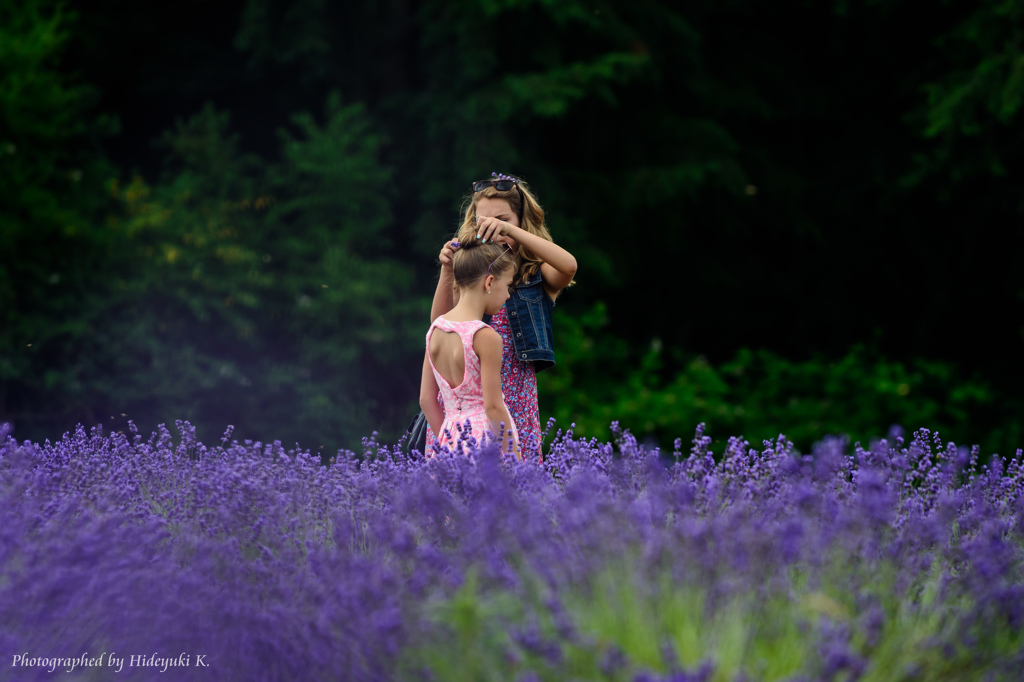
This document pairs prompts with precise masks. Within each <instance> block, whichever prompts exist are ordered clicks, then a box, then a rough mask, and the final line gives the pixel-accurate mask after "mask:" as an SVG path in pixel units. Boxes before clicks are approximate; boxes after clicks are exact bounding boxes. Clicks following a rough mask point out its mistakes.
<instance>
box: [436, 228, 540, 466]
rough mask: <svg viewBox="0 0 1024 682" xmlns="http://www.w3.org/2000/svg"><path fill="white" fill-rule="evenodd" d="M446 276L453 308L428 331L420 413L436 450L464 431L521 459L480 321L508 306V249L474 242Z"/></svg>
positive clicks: (496, 359)
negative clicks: (453, 292) (453, 291)
mask: <svg viewBox="0 0 1024 682" xmlns="http://www.w3.org/2000/svg"><path fill="white" fill-rule="evenodd" d="M452 271H453V277H454V282H455V286H456V287H457V288H458V291H459V302H458V304H457V305H456V306H455V307H454V308H452V310H451V311H450V312H448V313H447V314H446V315H444V316H438V317H437V319H435V320H434V321H433V323H432V324H431V325H430V329H428V330H427V339H426V340H427V349H426V353H425V356H424V359H423V375H422V378H421V381H420V407H421V408H422V409H423V414H424V415H425V416H426V418H427V423H428V424H429V425H430V429H431V431H432V432H433V433H434V434H437V443H438V445H439V446H441V447H448V448H452V447H455V445H456V443H457V442H458V441H459V438H460V433H461V432H463V431H464V430H465V429H467V428H468V429H469V431H470V433H469V434H467V435H470V436H472V438H474V439H475V440H476V441H477V442H478V443H482V442H485V441H487V440H492V439H494V440H499V447H500V448H501V451H502V452H503V453H507V454H510V455H513V456H516V457H520V456H521V453H520V448H519V434H518V432H517V430H516V425H515V422H514V421H513V419H512V417H511V415H510V414H509V411H508V406H507V405H506V404H505V400H504V398H503V397H502V393H501V361H502V340H501V337H500V336H499V335H498V332H496V331H494V330H493V329H492V328H491V327H489V326H488V325H486V324H484V323H483V322H482V321H481V318H482V317H483V316H484V315H485V314H488V315H494V314H495V313H497V312H498V311H499V310H501V308H502V306H503V305H504V304H505V301H506V300H508V297H509V287H510V286H511V284H512V276H513V274H514V273H515V260H514V257H513V256H512V250H511V249H510V248H509V247H508V246H504V245H499V244H495V243H493V242H492V243H490V244H486V245H485V244H483V243H482V242H480V241H477V240H474V243H469V244H466V245H465V247H464V248H462V249H460V250H459V252H458V253H457V254H456V255H455V258H454V259H453V263H452ZM439 394H440V398H441V400H440V401H439V400H438V397H439ZM428 456H429V449H428Z"/></svg>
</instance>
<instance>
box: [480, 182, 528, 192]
mask: <svg viewBox="0 0 1024 682" xmlns="http://www.w3.org/2000/svg"><path fill="white" fill-rule="evenodd" d="M488 187H493V188H494V189H496V190H498V191H499V192H507V191H509V190H510V189H512V188H513V187H515V188H516V189H517V190H518V189H519V183H518V182H516V181H515V180H477V181H476V182H474V183H473V191H474V192H482V191H484V190H485V189H487V188H488Z"/></svg>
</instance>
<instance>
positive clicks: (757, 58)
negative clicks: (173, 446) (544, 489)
mask: <svg viewBox="0 0 1024 682" xmlns="http://www.w3.org/2000/svg"><path fill="white" fill-rule="evenodd" d="M66 7H74V10H75V12H74V14H72V13H70V12H69V11H68V10H67V9H66ZM1022 12H1024V0H1004V1H995V0H986V1H985V2H982V3H980V4H978V3H975V4H971V5H969V6H968V5H966V4H964V3H938V4H936V3H928V2H924V0H864V1H862V2H850V1H848V0H836V1H835V2H833V3H820V2H808V1H807V0H788V1H786V2H783V3H781V4H780V3H774V4H772V5H771V6H762V5H760V4H758V3H752V2H733V1H729V2H722V1H721V0H718V1H716V2H698V3H691V4H690V5H688V6H687V7H685V8H677V4H676V3H668V2H661V1H658V0H650V1H645V2H629V3H621V2H604V1H600V0H592V1H588V2H583V1H577V0H563V1H560V2H557V3H552V2H541V1H539V0H517V1H515V2H513V1H511V0H509V1H505V2H499V1H495V0H480V1H479V2H470V3H465V2H460V3H457V2H452V1H451V0H425V1H424V2H417V3H414V2H411V1H410V0H384V1H381V2H352V3H326V2H322V0H297V1H295V2H285V1H284V0H231V1H226V0H225V1H220V2H199V1H198V0H184V1H183V2H182V3H178V4H175V5H173V6H171V5H161V4H160V3H157V4H150V5H145V4H135V5H130V6H125V5H123V3H115V2H113V1H112V0H87V1H86V0H83V1H82V2H77V3H74V4H73V5H68V6H64V5H61V4H59V3H54V2H49V1H47V0H28V1H27V2H18V3H15V2H14V1H13V0H0V19H2V21H0V106H2V110H0V111H2V114H0V172H2V173H3V180H4V182H3V183H2V184H0V201H2V204H0V219H2V221H3V223H2V225H0V240H2V242H0V247H2V252H0V254H2V255H0V322H2V327H0V419H5V420H8V421H13V422H14V423H15V425H16V428H17V432H16V433H17V435H18V436H19V437H24V438H33V439H42V438H45V437H53V436H56V435H59V434H60V433H62V432H63V431H64V430H67V429H69V428H71V427H72V426H73V425H74V424H75V423H76V422H78V421H81V422H84V423H96V422H100V421H103V422H105V423H108V424H110V425H111V426H113V427H115V428H122V427H123V425H124V421H125V419H128V418H132V419H134V420H135V421H137V422H138V423H139V424H140V426H142V427H143V428H150V427H152V426H153V425H155V424H156V423H157V422H161V421H164V422H170V421H173V420H174V419H179V418H187V419H190V420H192V421H193V422H194V423H196V424H197V425H198V426H199V430H200V436H201V437H202V438H206V439H211V438H214V437H216V436H217V435H218V434H219V433H220V432H221V431H222V430H223V429H224V428H225V427H226V425H227V424H233V425H235V426H236V427H237V431H236V433H237V434H238V435H239V436H240V437H245V438H254V439H262V440H272V439H281V440H283V441H285V442H288V443H289V444H290V443H292V442H296V441H297V442H299V443H300V444H301V445H302V446H303V447H308V448H313V449H321V450H322V451H324V452H325V453H329V452H333V450H335V449H337V448H338V447H354V446H355V445H356V444H357V442H358V439H359V437H361V436H365V435H369V433H370V432H371V431H373V430H378V431H380V433H381V435H382V437H383V438H385V439H395V438H397V437H398V435H399V434H400V433H401V431H402V430H403V428H404V426H405V424H406V423H407V421H408V419H409V417H411V416H412V413H413V412H414V410H415V402H416V394H417V383H418V380H419V369H420V362H421V358H422V349H421V348H422V334H423V333H424V331H425V328H426V326H427V324H428V323H429V320H428V319H427V317H428V314H427V311H428V310H429V296H430V293H431V292H432V289H433V282H434V278H435V277H436V261H435V258H436V253H437V251H438V250H439V247H440V244H441V242H442V241H443V240H444V239H445V238H446V237H448V236H449V235H450V234H451V233H452V232H453V231H454V230H455V227H456V226H457V224H458V221H459V209H460V207H461V205H462V204H461V202H462V201H463V200H464V199H465V189H466V187H468V182H469V181H470V180H472V179H474V178H477V177H481V176H485V175H488V174H489V173H490V172H491V171H503V172H509V173H514V174H518V175H521V176H523V177H525V178H526V179H527V180H528V181H530V182H531V184H532V186H533V187H534V189H535V190H536V191H537V192H538V194H539V195H540V198H541V200H542V202H543V203H544V205H545V208H546V210H547V211H548V216H549V224H550V225H551V227H552V230H553V232H554V234H555V237H556V239H557V240H558V241H559V243H561V244H563V245H565V246H566V247H567V248H568V249H569V250H570V251H572V252H573V253H574V254H575V255H576V256H577V258H578V260H579V262H580V264H581V267H580V272H579V275H578V277H577V279H578V281H579V286H577V287H574V288H573V289H571V290H569V291H568V292H566V293H565V294H564V295H563V297H562V298H561V299H560V301H559V305H558V308H557V313H556V319H555V333H556V344H557V348H556V350H557V352H558V358H559V363H558V365H557V366H556V367H555V368H554V369H552V370H550V371H548V372H545V373H543V374H541V375H540V380H541V384H540V390H541V411H542V417H543V418H546V417H548V416H556V417H558V419H559V420H560V425H561V426H567V425H568V423H569V422H576V423H577V433H582V434H585V435H593V436H597V437H607V436H608V430H607V429H608V422H610V421H611V420H612V419H617V420H619V421H620V422H621V423H622V425H623V426H624V427H628V428H631V429H632V430H633V431H634V432H635V433H638V434H639V435H641V436H644V437H648V438H651V439H653V440H656V441H658V442H660V443H661V444H662V445H663V446H668V445H671V442H672V441H673V440H674V439H675V438H676V437H680V436H681V437H683V438H684V439H688V438H689V436H690V435H691V434H692V430H693V427H694V425H695V424H696V423H697V422H699V421H707V422H709V424H710V426H711V428H712V429H713V432H714V433H716V434H717V435H719V436H720V437H725V436H728V435H734V434H738V433H743V434H744V435H746V436H747V437H748V438H749V439H751V440H752V441H754V442H756V441H758V440H760V439H762V438H772V437H774V436H776V435H777V434H778V433H779V432H785V433H786V434H787V435H789V436H790V437H791V438H794V439H795V440H796V441H797V443H798V445H800V446H801V447H805V448H806V447H808V446H809V445H810V443H811V442H813V440H816V439H818V438H820V437H821V436H823V435H824V434H826V433H834V432H837V431H843V432H846V433H848V434H850V436H851V437H853V438H859V439H869V438H871V437H877V436H883V435H885V434H886V433H887V432H888V430H889V428H890V426H891V425H892V424H902V425H903V426H904V427H905V428H907V429H914V428H917V427H921V426H924V427H928V428H932V429H939V430H940V431H941V432H942V433H943V434H944V435H945V436H946V437H948V438H950V439H956V440H958V441H961V442H965V443H973V442H980V443H982V444H983V446H984V447H985V448H987V449H989V450H990V451H992V450H998V451H1001V452H1012V449H1013V448H1015V447H1018V446H1020V445H1021V444H1022V441H1024V439H1022V437H1021V436H1022V434H1021V432H1020V418H1019V415H1020V414H1021V411H1022V409H1024V400H1022V393H1021V389H1020V386H1019V380H1018V377H1020V376H1021V374H1022V373H1021V370H1024V360H1022V358H1024V353H1022V352H1021V351H1022V345H1024V323H1022V322H1021V320H1022V319H1024V316H1022V314H1021V313H1022V312H1024V311H1022V307H1024V276H1022V274H1021V268H1020V267H1019V262H1020V256H1021V247H1020V243H1021V242H1022V240H1021V239H1020V237H1021V236H1022V235H1021V232H1022V230H1024V220H1022V218H1024V192H1022V191H1021V190H1022V189H1024V187H1022V173H1021V170H1020V168H1019V167H1018V164H1019V161H1020V159H1021V152H1022V148H1024V130H1022V129H1021V127H1020V125H1019V121H1020V106H1021V101H1022V98H1024V56H1022V52H1021V50H1022V47H1021V45H1022V43H1021V31H1022V30H1024V24H1022V21H1021V18H1022V16H1021V13H1022ZM306 112H313V113H306ZM991 311H995V312H991ZM30 344H31V345H30ZM122 414H123V415H125V416H122Z"/></svg>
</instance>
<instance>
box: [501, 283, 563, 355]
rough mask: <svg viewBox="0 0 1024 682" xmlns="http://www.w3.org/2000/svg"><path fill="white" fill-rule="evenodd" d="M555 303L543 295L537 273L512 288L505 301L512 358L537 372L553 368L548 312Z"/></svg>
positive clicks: (541, 284)
mask: <svg viewBox="0 0 1024 682" xmlns="http://www.w3.org/2000/svg"><path fill="white" fill-rule="evenodd" d="M554 309H555V302H554V301H552V300H551V297H550V296H548V292H546V291H544V278H543V277H541V274H540V272H539V271H538V272H537V274H536V275H534V276H533V277H532V278H531V279H529V280H527V281H526V282H523V283H522V284H520V285H519V286H517V287H515V288H514V289H513V290H512V291H511V292H510V296H509V297H508V300H507V301H505V314H506V315H507V317H508V326H509V328H510V329H511V330H512V344H513V345H514V346H515V351H516V357H517V358H518V359H519V360H522V361H523V362H532V363H533V366H534V368H535V369H536V370H537V371H538V372H540V371H542V370H545V369H547V368H548V367H551V366H552V365H554V364H555V350H554V343H553V342H552V339H551V312H552V311H553V310H554Z"/></svg>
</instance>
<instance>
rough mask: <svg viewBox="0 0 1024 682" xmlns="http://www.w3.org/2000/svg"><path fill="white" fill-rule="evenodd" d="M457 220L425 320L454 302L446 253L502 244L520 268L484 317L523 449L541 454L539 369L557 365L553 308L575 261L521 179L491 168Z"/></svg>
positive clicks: (444, 250) (456, 296)
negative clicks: (497, 345)
mask: <svg viewBox="0 0 1024 682" xmlns="http://www.w3.org/2000/svg"><path fill="white" fill-rule="evenodd" d="M471 188H472V195H471V197H470V198H469V200H468V202H467V206H466V212H465V216H464V219H463V222H462V226H461V227H460V228H459V231H458V234H457V235H456V238H455V240H453V241H452V242H450V243H448V244H445V246H444V248H442V249H441V253H440V255H439V256H438V258H439V260H440V261H441V275H440V277H439V278H438V282H437V289H436V291H435V292H434V301H433V304H432V305H431V308H430V317H431V319H432V320H433V319H436V318H437V317H438V316H439V315H442V314H444V313H445V312H447V311H448V310H451V309H452V307H454V306H455V305H456V304H457V303H458V300H459V294H458V291H457V290H455V289H454V287H453V283H454V278H453V274H452V258H453V256H454V254H455V251H456V249H458V248H459V245H460V244H462V245H465V244H467V243H470V242H480V243H486V244H490V243H494V242H496V243H498V244H506V245H508V246H509V247H510V248H511V249H512V250H513V253H514V254H515V256H516V259H517V262H518V264H519V265H518V267H517V269H516V272H515V275H514V277H513V279H512V285H513V288H512V291H511V293H510V296H509V299H508V301H507V302H506V303H505V305H504V307H502V309H501V310H499V311H498V312H497V313H496V314H495V315H494V316H493V318H491V320H490V325H491V327H493V328H494V330H495V331H497V332H498V334H500V335H501V339H502V348H503V354H502V364H501V386H502V393H503V394H504V397H505V403H506V404H507V405H508V409H509V412H510V413H511V416H512V420H513V422H515V425H516V427H517V428H518V432H519V438H520V442H521V443H522V447H523V452H524V453H526V454H533V455H536V456H540V454H541V442H540V435H541V434H540V411H539V409H538V401H537V372H540V371H542V370H545V369H547V368H548V367H550V366H552V365H554V364H555V352H554V344H553V342H552V338H551V314H552V311H553V309H554V306H555V301H556V300H557V298H558V295H559V293H561V291H562V289H564V288H565V287H567V286H569V285H570V284H572V283H573V276H574V275H575V274H576V259H575V258H573V256H572V254H571V253H569V252H568V251H566V250H565V249H563V248H562V247H560V246H558V245H557V244H555V242H554V240H553V239H552V238H551V233H550V232H549V231H548V227H547V225H546V224H545V223H544V209H542V208H541V206H540V204H539V203H538V202H537V199H536V198H535V197H534V196H533V194H532V193H531V192H530V188H529V187H528V186H527V185H526V183H525V182H523V181H522V180H520V179H519V178H515V177H512V176H508V175H499V174H497V173H492V174H491V177H490V178H489V179H486V180H480V181H477V182H474V183H472V185H471Z"/></svg>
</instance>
